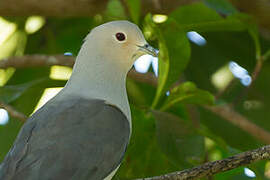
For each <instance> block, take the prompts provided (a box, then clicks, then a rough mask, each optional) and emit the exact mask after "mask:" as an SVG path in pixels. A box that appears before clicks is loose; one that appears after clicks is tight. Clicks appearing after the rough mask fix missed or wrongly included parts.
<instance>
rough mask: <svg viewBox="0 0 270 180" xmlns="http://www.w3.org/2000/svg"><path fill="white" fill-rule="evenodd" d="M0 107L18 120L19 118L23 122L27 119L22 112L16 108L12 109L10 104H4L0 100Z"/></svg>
mask: <svg viewBox="0 0 270 180" xmlns="http://www.w3.org/2000/svg"><path fill="white" fill-rule="evenodd" d="M0 107H1V108H4V109H5V110H6V111H7V112H8V113H9V115H10V116H11V117H14V118H17V119H19V120H21V121H22V122H25V121H26V119H27V116H25V115H24V114H23V113H21V112H19V111H17V110H16V109H14V108H13V107H12V106H10V105H8V104H5V103H3V102H0Z"/></svg>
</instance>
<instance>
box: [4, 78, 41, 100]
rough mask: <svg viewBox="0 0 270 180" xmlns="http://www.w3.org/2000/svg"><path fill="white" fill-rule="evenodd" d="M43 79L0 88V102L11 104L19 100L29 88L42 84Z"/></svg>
mask: <svg viewBox="0 0 270 180" xmlns="http://www.w3.org/2000/svg"><path fill="white" fill-rule="evenodd" d="M44 80H45V79H39V80H34V81H30V82H27V83H24V84H19V85H7V86H3V87H0V100H1V101H2V102H4V103H11V102H13V101H15V100H16V99H17V98H19V97H20V96H21V95H22V94H23V93H24V92H26V91H27V90H28V89H29V88H30V87H32V86H34V85H37V84H39V83H41V82H43V81H44Z"/></svg>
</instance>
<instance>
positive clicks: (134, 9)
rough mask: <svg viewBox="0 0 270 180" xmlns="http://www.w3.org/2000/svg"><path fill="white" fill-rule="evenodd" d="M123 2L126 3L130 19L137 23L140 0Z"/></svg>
mask: <svg viewBox="0 0 270 180" xmlns="http://www.w3.org/2000/svg"><path fill="white" fill-rule="evenodd" d="M125 2H126V3H127V6H128V10H129V13H130V16H131V19H132V21H133V22H134V23H135V24H138V23H139V19H140V15H141V0H126V1H125Z"/></svg>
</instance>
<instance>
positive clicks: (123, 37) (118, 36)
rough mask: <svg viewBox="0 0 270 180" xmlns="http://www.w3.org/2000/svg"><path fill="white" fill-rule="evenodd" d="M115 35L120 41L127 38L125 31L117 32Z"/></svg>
mask: <svg viewBox="0 0 270 180" xmlns="http://www.w3.org/2000/svg"><path fill="white" fill-rule="evenodd" d="M115 37H116V39H117V40H118V41H124V40H125V39H126V36H125V34H124V33H121V32H119V33H116V34H115Z"/></svg>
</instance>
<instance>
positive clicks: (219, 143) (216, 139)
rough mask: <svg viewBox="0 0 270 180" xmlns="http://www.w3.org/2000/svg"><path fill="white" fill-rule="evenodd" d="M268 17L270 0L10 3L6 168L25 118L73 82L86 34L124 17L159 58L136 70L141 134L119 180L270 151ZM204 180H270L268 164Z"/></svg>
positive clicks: (2, 38) (136, 130) (1, 63)
mask: <svg viewBox="0 0 270 180" xmlns="http://www.w3.org/2000/svg"><path fill="white" fill-rule="evenodd" d="M269 12H270V1H269V0H256V1H254V0H228V1H227V0H201V1H200V0H145V1H141V0H100V1H97V0H85V1H79V0H77V1H76V0H58V1H52V0H47V1H44V2H42V1H31V0H24V1H19V0H12V1H11V0H2V1H1V2H0V107H1V108H0V162H1V161H2V160H3V158H4V157H5V155H6V153H7V152H8V150H9V149H10V148H11V146H12V144H13V141H14V139H15V138H16V136H17V134H18V132H19V130H20V128H21V126H22V125H23V123H24V122H25V120H26V117H28V116H30V115H31V114H32V113H33V112H35V111H36V110H37V109H38V108H39V107H41V106H42V105H43V104H44V103H46V102H47V101H48V100H49V99H50V98H52V97H53V96H54V95H56V94H57V93H58V92H59V91H60V90H61V88H62V87H63V86H64V85H65V83H66V81H67V80H68V78H69V77H70V75H71V72H72V65H73V63H74V60H75V57H76V55H77V53H78V51H79V49H80V47H81V44H82V42H83V39H84V37H85V36H86V35H87V33H89V31H90V30H91V29H92V28H94V27H95V26H97V25H100V24H102V23H104V22H108V21H111V20H120V19H121V20H122V19H126V20H129V21H132V22H133V23H136V24H137V25H138V26H139V27H140V28H141V29H142V30H143V33H144V35H145V37H146V39H147V41H148V42H149V43H150V44H151V45H153V46H154V47H156V48H158V49H159V51H160V55H159V58H154V57H152V56H149V55H145V56H142V57H141V58H139V59H138V60H137V61H136V62H135V64H134V68H133V69H132V70H131V72H130V73H129V76H128V77H129V78H128V80H127V90H128V94H129V101H130V104H131V111H132V118H133V134H132V138H131V142H130V145H129V147H128V150H127V154H126V156H125V160H124V162H123V163H122V166H121V168H120V170H119V171H118V172H117V174H116V176H115V177H114V179H116V180H124V179H133V178H139V177H146V176H155V175H161V174H165V173H168V172H172V171H177V170H182V169H186V168H190V167H193V166H196V165H199V164H202V163H204V162H208V161H214V160H219V159H223V158H226V157H228V156H231V155H233V154H236V153H240V152H242V151H246V150H250V149H255V148H258V147H260V146H263V145H265V144H270V123H269V121H270V109H269V107H270V93H269V92H270V63H269V62H270V60H269V59H270V13H269ZM206 179H211V180H212V179H217V180H223V179H235V180H236V179H237V180H242V179H243V180H244V179H262V180H263V179H270V161H260V162H258V163H255V164H251V165H250V166H248V167H241V168H237V169H234V170H232V171H229V172H226V173H220V174H218V175H215V176H213V177H207V178H206Z"/></svg>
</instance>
